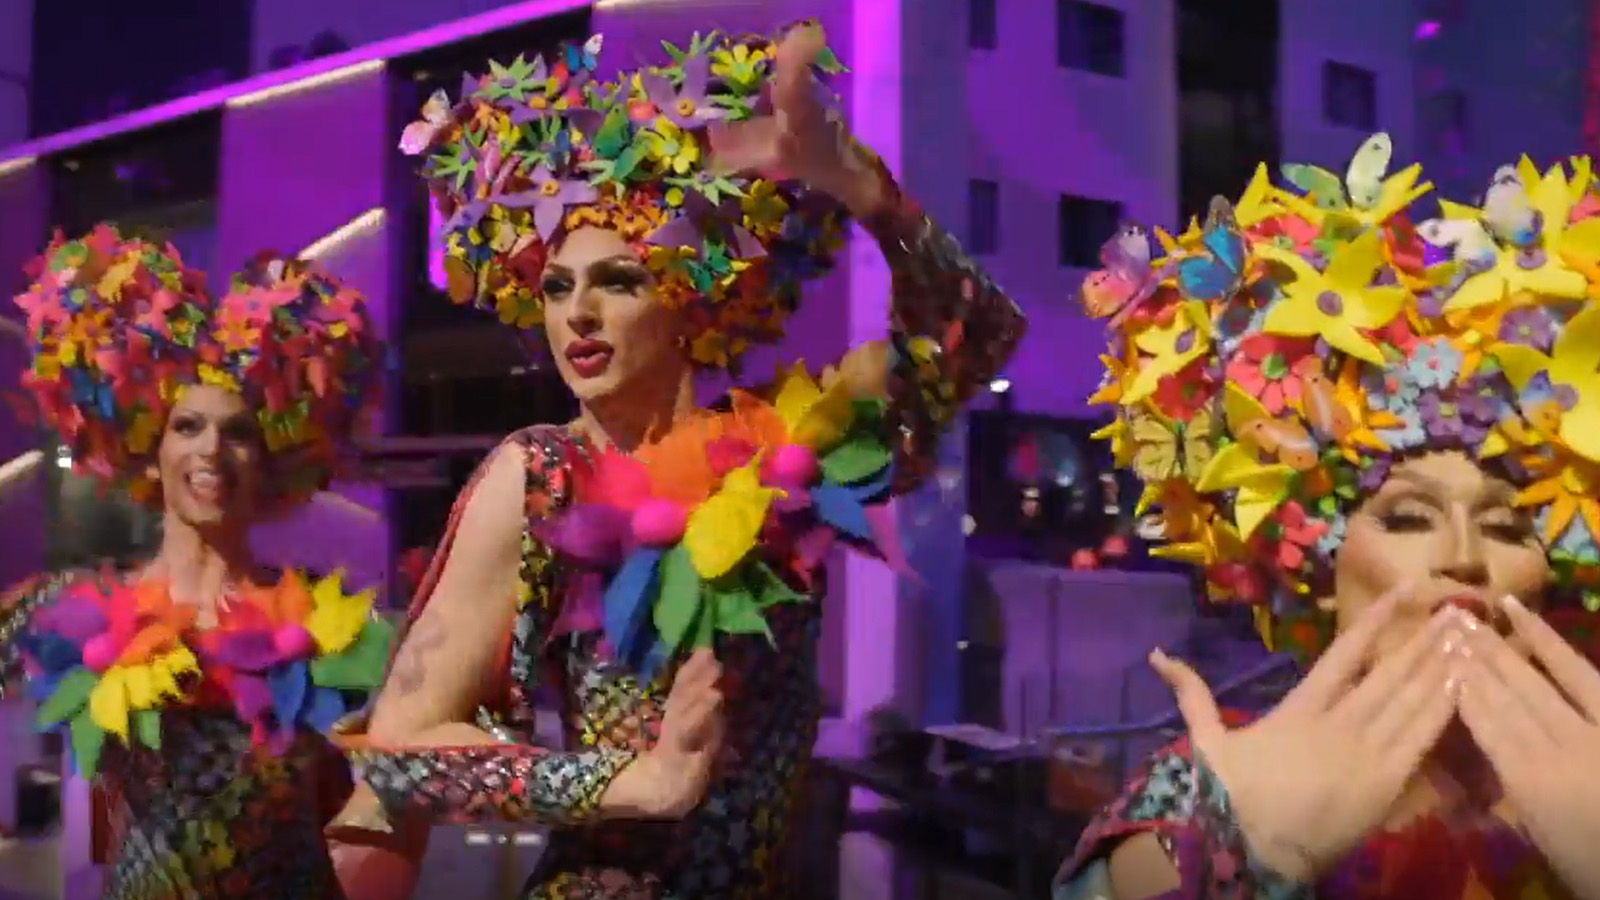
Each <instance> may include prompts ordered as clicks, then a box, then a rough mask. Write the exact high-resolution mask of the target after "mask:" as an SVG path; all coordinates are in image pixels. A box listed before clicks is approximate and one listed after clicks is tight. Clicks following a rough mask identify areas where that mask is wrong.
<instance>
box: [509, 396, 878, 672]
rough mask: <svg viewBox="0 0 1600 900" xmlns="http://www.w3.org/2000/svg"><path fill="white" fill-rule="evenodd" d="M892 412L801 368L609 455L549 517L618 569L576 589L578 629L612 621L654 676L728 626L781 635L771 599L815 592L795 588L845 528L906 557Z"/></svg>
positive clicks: (575, 552)
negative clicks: (895, 502) (885, 424)
mask: <svg viewBox="0 0 1600 900" xmlns="http://www.w3.org/2000/svg"><path fill="white" fill-rule="evenodd" d="M882 417H883V403H882V401H880V400H873V401H864V400H859V399H855V398H852V396H851V395H850V393H849V391H848V389H847V386H846V385H845V384H844V383H843V382H842V381H834V382H832V383H830V384H828V385H826V386H824V385H821V384H818V383H817V382H816V381H814V380H813V379H812V378H811V377H810V376H809V375H808V374H806V372H805V369H804V368H803V367H801V366H796V367H795V368H794V369H792V370H791V371H789V372H788V373H786V374H785V375H784V376H783V378H782V380H781V383H780V385H779V387H778V390H777V391H776V393H775V394H774V395H773V399H772V400H771V401H770V402H769V401H767V400H764V399H762V398H760V397H757V396H755V395H753V394H749V393H745V392H742V391H736V392H735V393H734V394H733V403H732V409H731V410H730V411H729V412H726V413H704V414H700V415H697V416H695V417H693V418H691V419H688V420H686V421H684V422H682V423H680V424H679V425H678V426H676V427H674V428H673V429H672V430H671V431H669V432H668V433H666V434H665V435H662V436H661V437H660V438H659V439H658V440H656V441H653V442H651V443H650V444H647V445H646V446H643V447H640V448H639V449H638V450H637V451H636V452H635V453H633V454H632V455H625V454H621V453H617V452H614V451H602V452H600V453H598V454H597V455H596V456H595V458H594V461H593V465H592V467H591V468H590V470H589V472H588V476H587V477H585V478H583V479H582V480H581V481H580V482H579V488H578V492H577V496H578V502H577V503H575V504H574V505H573V506H572V507H571V508H570V509H568V510H567V511H565V512H564V513H562V514H561V515H559V516H557V517H555V518H553V519H550V520H548V521H546V522H545V523H544V524H543V525H542V526H541V528H540V536H541V537H542V538H543V539H544V540H545V541H546V542H547V543H549V544H550V546H552V547H553V548H554V549H556V550H558V551H560V552H562V553H564V554H566V555H567V556H568V557H569V558H571V559H573V560H575V561H577V562H578V563H579V564H581V565H582V566H584V567H585V568H588V569H590V570H597V571H601V572H604V573H605V580H604V585H603V587H602V588H599V589H597V590H593V591H588V592H586V593H580V595H579V596H575V597H572V598H569V600H568V602H569V603H571V604H573V605H574V606H575V607H576V610H575V611H573V610H569V611H566V612H565V613H564V615H563V619H564V621H565V622H566V623H567V626H568V627H570V628H577V627H582V626H581V625H579V624H577V623H580V622H584V621H589V622H593V623H595V624H599V625H600V626H601V627H603V630H604V633H605V636H606V642H607V644H608V645H609V647H610V649H611V651H612V652H613V653H614V654H615V655H616V657H617V658H618V659H619V660H621V661H623V662H625V663H627V664H628V665H630V666H632V667H633V668H635V669H636V670H637V671H638V672H639V673H640V674H641V676H643V677H645V678H649V677H651V676H653V674H654V673H655V672H656V671H657V670H659V668H660V667H661V665H662V664H663V663H665V662H666V661H667V660H670V659H672V658H674V656H675V655H677V654H678V653H679V652H680V651H681V650H683V649H684V648H685V647H686V646H692V647H704V646H709V645H710V644H711V642H712V640H713V638H714V637H715V635H716V634H717V633H718V632H724V633H728V634H760V635H766V636H767V637H768V638H769V639H770V638H771V631H770V629H769V627H768V625H767V622H766V619H765V617H764V616H763V610H765V609H766V608H768V607H771V606H773V605H776V604H779V603H796V602H802V601H804V600H805V599H806V597H805V595H804V594H802V593H800V592H798V591H797V590H795V589H794V588H793V587H791V583H796V584H799V585H800V586H801V587H809V586H810V578H811V575H812V573H813V572H814V570H815V568H816V566H817V565H818V564H819V563H820V561H821V559H822V557H823V555H824V554H825V553H826V551H827V548H828V547H829V546H831V544H832V543H833V542H834V541H836V540H837V539H840V538H843V539H845V540H847V541H850V542H853V543H857V544H860V545H863V546H866V547H868V548H871V549H873V550H876V551H877V552H879V553H882V554H884V555H885V556H886V557H888V558H890V562H891V564H895V563H896V559H895V558H894V553H895V550H894V548H895V544H894V541H893V539H892V534H891V530H892V527H893V526H892V524H891V522H890V520H889V519H888V517H887V510H886V509H884V508H883V507H882V501H884V500H885V499H887V497H888V494H889V476H890V468H891V466H890V462H891V453H890V451H889V448H888V446H887V445H886V444H885V442H884V439H883V434H882ZM901 564H902V565H903V562H902V563H901Z"/></svg>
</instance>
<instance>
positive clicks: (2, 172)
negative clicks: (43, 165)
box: [0, 156, 39, 178]
mask: <svg viewBox="0 0 1600 900" xmlns="http://www.w3.org/2000/svg"><path fill="white" fill-rule="evenodd" d="M38 161H39V158H38V157H37V156H20V157H16V158H13V159H8V160H6V161H5V162H0V178H4V177H6V176H7V175H10V174H11V173H13V172H21V171H22V170H23V169H26V168H28V167H30V166H32V165H33V164H34V163H36V162H38Z"/></svg>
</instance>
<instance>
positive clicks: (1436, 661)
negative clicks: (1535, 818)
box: [1151, 591, 1466, 882]
mask: <svg viewBox="0 0 1600 900" xmlns="http://www.w3.org/2000/svg"><path fill="white" fill-rule="evenodd" d="M1402 593H1403V592H1402V591H1395V592H1392V593H1391V594H1390V595H1389V596H1386V597H1385V598H1383V599H1382V600H1380V601H1378V602H1377V603H1376V604H1374V605H1373V607H1372V608H1370V609H1369V610H1367V611H1366V612H1365V613H1364V614H1362V616H1361V617H1359V619H1358V620H1357V621H1356V622H1355V624H1353V625H1352V626H1351V627H1350V628H1349V629H1348V630H1347V631H1346V632H1345V633H1343V634H1341V635H1340V636H1339V638H1338V639H1336V640H1335V641H1334V642H1333V644H1332V645H1330V646H1329V648H1328V650H1327V652H1325V653H1324V654H1323V655H1322V657H1321V659H1319V660H1318V662H1317V663H1316V665H1315V666H1313V667H1312V669H1311V671H1310V672H1308V673H1307V674H1306V677H1305V679H1304V680H1303V681H1301V683H1300V684H1299V685H1298V686H1296V687H1295V689H1294V690H1292V691H1290V692H1289V693H1288V695H1286V696H1285V697H1284V699H1283V701H1282V702H1281V703H1280V704H1279V705H1278V706H1277V708H1275V709H1274V710H1273V711H1272V712H1271V713H1268V714H1267V715H1266V716H1264V717H1263V718H1261V719H1260V720H1259V721H1257V722H1255V723H1253V724H1251V725H1248V726H1246V727H1243V728H1235V729H1229V728H1227V727H1226V726H1224V725H1223V722H1222V717H1221V714H1220V713H1219V711H1218V709H1217V705H1216V701H1215V699H1214V698H1213V697H1212V695H1211V691H1210V689H1209V688H1208V687H1207V686H1206V684H1205V682H1204V681H1203V680H1201V678H1200V676H1199V675H1197V674H1195V672H1194V670H1192V669H1190V668H1189V667H1188V666H1186V665H1184V664H1183V663H1180V662H1177V661H1176V660H1173V659H1170V658H1168V657H1166V656H1165V655H1163V654H1160V653H1159V652H1158V653H1156V654H1154V655H1152V658H1151V663H1152V665H1154V667H1155V669H1156V671H1157V672H1158V673H1159V674H1160V675H1161V677H1162V678H1163V679H1164V680H1166V682H1167V683H1168V684H1169V685H1171V686H1172V689H1173V691H1174V693H1175V694H1176V695H1177V699H1178V707H1179V709H1180V710H1181V711H1182V713H1183V718H1184V721H1185V723H1186V724H1187V725H1188V727H1189V734H1190V738H1191V740H1192V741H1193V744H1194V748H1195V750H1196V751H1197V754H1198V756H1199V757H1200V759H1202V760H1203V761H1204V763H1205V764H1206V765H1207V766H1209V767H1210V769H1211V771H1212V772H1213V773H1214V774H1215V775H1216V777H1217V778H1218V779H1219V780H1220V781H1221V782H1222V786H1223V787H1224V788H1225V789H1226V790H1227V793H1228V798H1229V800H1230V802H1231V804H1232V807H1233V811H1234V813H1235V815H1236V817H1237V824H1238V826H1239V829H1240V831H1241V832H1242V833H1243V835H1244V838H1245V840H1246V842H1247V843H1248V844H1249V846H1250V849H1251V851H1252V852H1253V853H1254V854H1255V856H1256V858H1257V859H1258V860H1260V862H1261V863H1262V864H1264V865H1266V866H1267V867H1268V868H1270V869H1272V870H1273V871H1275V872H1277V873H1278V874H1279V875H1281V876H1284V877H1287V878H1290V879H1293V880H1295V881H1299V882H1310V881H1313V880H1315V878H1316V877H1317V875H1319V874H1320V873H1322V872H1325V871H1327V868H1328V867H1329V866H1331V865H1333V864H1334V863H1336V862H1337V861H1338V860H1339V859H1340V858H1341V857H1343V856H1344V855H1345V854H1346V853H1348V852H1349V851H1350V850H1351V848H1353V847H1355V846H1356V845H1357V844H1358V843H1359V842H1360V841H1361V840H1362V839H1363V838H1365V837H1366V836H1367V835H1368V834H1369V833H1370V832H1371V831H1372V830H1373V829H1374V828H1376V827H1377V826H1379V825H1380V824H1382V822H1383V820H1384V818H1385V817H1386V816H1387V815H1388V813H1389V811H1390V809H1391V808H1392V807H1393V805H1394V803H1395V801H1396V799H1397V798H1398V797H1399V795H1400V791H1401V790H1402V788H1403V787H1404V786H1405V784H1406V782H1407V780H1408V779H1409V778H1410V777H1411V776H1412V774H1413V773H1415V772H1416V770H1417V768H1418V766H1419V764H1420V763H1421V761H1422V759H1423V757H1424V756H1425V755H1426V754H1427V752H1428V751H1429V750H1430V749H1431V748H1432V747H1433V746H1434V744H1435V743H1436V742H1437V741H1438V739H1439V736H1440V734H1441V733H1443V731H1444V729H1445V726H1446V725H1448V724H1449V722H1450V720H1451V717H1452V716H1453V715H1454V714H1455V697H1454V692H1453V688H1452V685H1453V681H1452V669H1451V660H1450V658H1449V655H1448V653H1447V652H1446V648H1447V647H1449V646H1453V645H1455V644H1458V643H1460V642H1461V641H1462V640H1464V638H1463V637H1462V632H1464V631H1465V627H1466V626H1465V624H1464V620H1465V616H1464V614H1462V613H1461V612H1459V611H1458V610H1455V609H1453V608H1451V609H1446V610H1444V611H1442V612H1441V613H1440V614H1438V615H1436V616H1435V617H1434V618H1433V619H1432V620H1431V621H1430V622H1429V623H1428V625H1427V626H1426V627H1425V628H1423V629H1422V630H1420V631H1419V632H1418V633H1417V634H1416V635H1414V636H1413V637H1412V638H1411V639H1410V640H1409V641H1407V642H1406V643H1405V644H1404V645H1403V646H1402V647H1401V648H1400V649H1398V650H1397V651H1395V652H1394V653H1393V654H1392V655H1390V656H1388V657H1386V658H1384V659H1382V660H1381V661H1379V662H1377V664H1376V666H1374V667H1372V668H1371V670H1370V671H1366V672H1365V674H1363V673H1364V671H1365V670H1366V669H1367V665H1368V662H1369V660H1370V659H1371V656H1372V650H1373V647H1374V645H1375V644H1376V642H1377V638H1378V636H1379V635H1380V634H1381V633H1382V631H1383V629H1384V627H1385V626H1386V625H1387V624H1388V623H1389V621H1390V619H1391V618H1392V616H1393V613H1394V609H1395V606H1396V603H1397V601H1398V600H1399V599H1400V597H1401V596H1402Z"/></svg>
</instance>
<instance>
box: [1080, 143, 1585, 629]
mask: <svg viewBox="0 0 1600 900" xmlns="http://www.w3.org/2000/svg"><path fill="white" fill-rule="evenodd" d="M1389 153H1390V148H1389V141H1388V138H1387V137H1386V136H1383V135H1378V136H1375V137H1374V138H1372V139H1370V140H1369V141H1368V142H1366V143H1365V144H1364V145H1363V146H1362V149H1361V150H1360V151H1358V153H1357V155H1356V160H1355V162H1353V163H1352V165H1351V167H1350V170H1349V173H1348V174H1347V176H1346V178H1345V179H1344V180H1343V181H1341V180H1340V179H1339V178H1337V177H1336V176H1333V175H1331V174H1329V173H1326V172H1322V171H1321V170H1312V169H1310V168H1309V167H1297V166H1286V167H1285V170H1286V172H1285V175H1286V179H1287V180H1288V181H1289V182H1290V183H1291V185H1292V187H1291V188H1277V187H1274V186H1272V184H1271V182H1270V179H1269V177H1268V174H1267V171H1266V168H1265V166H1263V167H1261V168H1260V169H1259V170H1258V171H1257V173H1256V177H1255V178H1254V179H1253V180H1252V182H1251V185H1250V186H1249V188H1247V190H1246V191H1245V193H1244V195H1243V197H1241V199H1240V201H1239V203H1238V204H1237V205H1235V204H1230V203H1228V202H1227V201H1225V200H1222V199H1220V198H1219V199H1218V200H1217V201H1214V203H1213V206H1212V209H1211V212H1210V214H1209V216H1208V217H1207V220H1206V222H1205V223H1204V224H1203V225H1202V224H1200V223H1198V222H1196V223H1191V225H1190V227H1189V229H1188V230H1187V231H1186V232H1184V233H1183V234H1181V235H1178V236H1176V237H1173V236H1170V235H1168V234H1166V233H1165V232H1161V231H1160V230H1157V233H1156V237H1157V239H1158V241H1159V243H1160V246H1161V247H1162V248H1163V250H1164V251H1165V255H1164V256H1162V257H1160V258H1155V259H1152V258H1151V253H1150V249H1149V246H1148V244H1147V243H1146V241H1145V239H1144V235H1143V233H1142V232H1138V231H1132V230H1130V231H1126V232H1124V233H1123V234H1119V235H1118V236H1117V237H1115V238H1113V239H1112V241H1110V242H1108V244H1107V247H1106V250H1105V251H1104V253H1103V254H1102V258H1103V260H1104V262H1105V265H1106V268H1105V269H1104V270H1103V271H1101V272H1098V273H1095V274H1094V275H1092V276H1091V277H1090V279H1089V280H1088V281H1087V282H1086V283H1085V287H1084V296H1083V300H1084V305H1085V307H1086V308H1087V309H1088V310H1089V311H1090V313H1091V315H1095V316H1097V317H1103V318H1108V319H1109V321H1110V323H1111V329H1110V330H1111V340H1110V347H1109V349H1108V351H1107V354H1106V356H1105V357H1103V359H1104V360H1105V361H1106V367H1107V373H1106V379H1105V384H1104V386H1103V387H1102V388H1101V390H1100V391H1099V392H1097V394H1096V395H1095V400H1096V402H1099V403H1103V404H1106V405H1110V406H1112V407H1113V408H1114V409H1115V412H1116V418H1115V420H1114V421H1113V423H1112V424H1111V425H1109V426H1107V427H1106V428H1105V429H1103V431H1102V432H1101V435H1102V436H1103V437H1106V438H1109V439H1111V440H1112V442H1113V443H1112V447H1113V452H1114V454H1115V456H1116V457H1117V459H1118V461H1119V463H1121V464H1125V465H1130V466H1132V468H1133V469H1134V470H1135V471H1136V472H1137V473H1138V474H1139V476H1140V477H1141V478H1142V479H1143V481H1144V482H1145V490H1144V493H1143V496H1142V497H1141V500H1140V503H1141V507H1142V508H1143V509H1146V510H1155V511H1157V513H1158V514H1159V515H1160V516H1161V518H1162V521H1163V525H1164V531H1165V536H1166V539H1167V541H1168V544H1167V546H1165V547H1163V548H1160V550H1159V551H1158V553H1159V554H1161V555H1165V556H1169V557H1173V558H1178V559H1183V560H1186V561H1189V562H1192V563H1195V564H1197V565H1200V566H1203V567H1204V568H1205V569H1206V571H1207V576H1208V585H1209V588H1210V591H1211V593H1212V595H1213V597H1214V598H1216V599H1219V600H1231V601H1237V602H1246V603H1252V604H1256V605H1257V609H1258V611H1259V613H1258V623H1259V624H1260V625H1261V626H1262V630H1263V634H1264V636H1266V637H1267V639H1268V641H1269V643H1272V642H1274V641H1281V640H1283V639H1284V637H1285V633H1286V632H1285V629H1284V626H1285V625H1286V624H1289V623H1293V622H1294V621H1295V619H1296V615H1295V614H1296V613H1297V612H1300V611H1304V610H1307V608H1308V607H1309V606H1310V604H1308V603H1306V601H1307V600H1309V598H1310V597H1311V596H1313V595H1315V594H1319V593H1320V592H1321V591H1322V590H1324V589H1325V588H1326V587H1327V585H1328V580H1329V578H1330V575H1331V570H1330V562H1331V558H1332V555H1333V553H1334V552H1335V551H1336V550H1337V549H1338V547H1339V544H1340V543H1341V541H1342V540H1343V536H1344V527H1345V517H1346V515H1347V514H1348V513H1349V512H1350V511H1351V510H1352V509H1353V508H1354V507H1355V506H1356V505H1357V504H1358V503H1359V501H1360V499H1361V498H1362V497H1363V496H1365V495H1366V494H1368V493H1370V491H1372V490H1373V489H1375V488H1376V487H1377V486H1378V485H1379V484H1381V483H1382V482H1383V480H1384V478H1385V477H1386V476H1387V473H1388V471H1389V468H1390V467H1391V466H1392V465H1393V463H1394V462H1395V461H1396V460H1398V459H1402V458H1404V457H1406V456H1408V455H1413V454H1418V453H1426V452H1430V451H1441V450H1461V451H1464V452H1466V453H1468V454H1470V455H1471V456H1472V457H1473V458H1475V459H1479V460H1483V461H1485V462H1486V464H1491V463H1492V464H1493V465H1495V466H1497V467H1498V468H1499V469H1500V470H1501V471H1503V472H1505V473H1507V474H1508V475H1510V476H1511V477H1512V479H1513V481H1514V483H1516V484H1518V485H1519V486H1520V487H1521V488H1522V490H1521V493H1520V494H1519V496H1518V498H1517V499H1518V503H1519V505H1522V506H1525V507H1527V508H1529V509H1530V510H1531V511H1532V513H1533V515H1534V518H1535V521H1536V523H1537V527H1538V530H1539V534H1540V536H1541V538H1542V539H1543V540H1544V542H1545V543H1546V545H1547V547H1548V548H1549V554H1550V559H1551V562H1552V565H1553V567H1554V568H1555V570H1556V572H1557V574H1558V577H1559V578H1560V580H1561V581H1562V582H1563V583H1564V584H1565V585H1567V586H1570V587H1572V588H1575V589H1576V590H1577V591H1578V592H1579V593H1580V594H1581V595H1582V596H1583V599H1584V602H1585V604H1586V605H1588V606H1589V607H1590V608H1591V609H1594V608H1597V607H1600V550H1597V544H1600V541H1597V538H1600V373H1597V368H1600V305H1597V304H1595V303H1594V302H1593V300H1592V298H1593V297H1595V296H1600V293H1597V292H1600V218H1596V217H1595V215H1594V214H1595V212H1596V211H1600V196H1597V195H1596V194H1595V193H1593V189H1594V187H1595V185H1594V179H1593V177H1592V172H1591V169H1590V165H1589V161H1588V160H1587V159H1573V160H1571V161H1569V163H1567V164H1559V163H1558V164H1557V165H1555V166H1552V167H1551V168H1549V169H1548V170H1547V171H1544V172H1542V173H1541V172H1540V171H1539V170H1538V169H1537V168H1536V167H1535V166H1534V165H1533V164H1532V163H1531V162H1530V161H1529V160H1527V159H1526V158H1524V159H1523V160H1522V161H1521V162H1520V163H1519V164H1517V165H1515V166H1506V167H1503V168H1502V169H1501V170H1500V171H1499V172H1497V173H1496V174H1495V177H1494V181H1493V183H1492V185H1491V187H1490V189H1489V191H1488V194H1487V198H1486V200H1485V202H1484V205H1483V207H1482V208H1481V209H1478V208H1472V207H1467V206H1463V205H1460V204H1452V203H1443V204H1442V207H1443V210H1444V213H1443V216H1442V217H1440V218H1437V219H1431V220H1428V221H1424V222H1421V223H1415V224H1414V223H1413V221H1412V219H1411V218H1410V216H1409V212H1410V206H1411V204H1412V202H1413V201H1414V200H1415V199H1416V198H1418V197H1420V196H1422V195H1423V194H1424V193H1425V192H1427V191H1428V190H1430V189H1431V186H1430V185H1428V184H1426V183H1423V184H1419V183H1418V180H1419V177H1420V167H1417V166H1412V167H1410V168H1408V169H1406V170H1404V171H1402V172H1400V173H1397V174H1394V175H1386V174H1385V173H1386V170H1387V167H1388V162H1389V158H1388V157H1389Z"/></svg>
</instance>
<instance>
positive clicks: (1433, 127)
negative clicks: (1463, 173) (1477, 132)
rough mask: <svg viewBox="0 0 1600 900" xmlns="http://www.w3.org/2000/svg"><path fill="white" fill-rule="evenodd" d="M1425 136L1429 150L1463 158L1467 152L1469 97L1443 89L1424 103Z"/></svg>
mask: <svg viewBox="0 0 1600 900" xmlns="http://www.w3.org/2000/svg"><path fill="white" fill-rule="evenodd" d="M1422 124H1423V129H1424V130H1423V135H1424V139H1425V140H1426V141H1427V147H1428V151H1429V152H1430V153H1432V154H1436V155H1444V156H1453V157H1459V156H1462V155H1464V154H1465V153H1466V152H1467V133H1468V132H1467V95H1466V94H1464V93H1462V92H1461V91H1458V90H1455V89H1449V90H1443V91H1440V92H1438V93H1436V94H1434V95H1433V96H1431V97H1429V98H1427V99H1426V100H1424V101H1423V105H1422Z"/></svg>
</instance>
